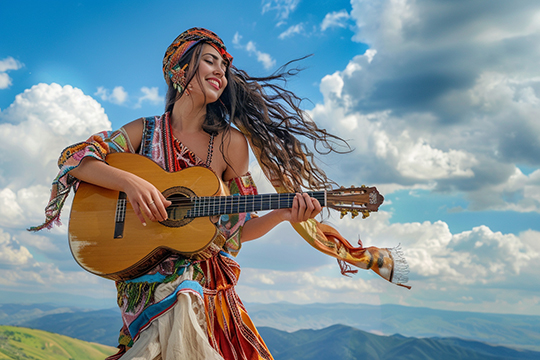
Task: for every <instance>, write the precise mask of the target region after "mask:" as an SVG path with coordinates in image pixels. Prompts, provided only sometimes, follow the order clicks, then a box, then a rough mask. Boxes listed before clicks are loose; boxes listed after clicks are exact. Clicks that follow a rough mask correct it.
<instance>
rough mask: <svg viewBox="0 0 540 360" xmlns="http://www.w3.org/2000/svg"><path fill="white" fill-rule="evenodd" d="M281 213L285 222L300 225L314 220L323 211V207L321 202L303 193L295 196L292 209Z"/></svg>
mask: <svg viewBox="0 0 540 360" xmlns="http://www.w3.org/2000/svg"><path fill="white" fill-rule="evenodd" d="M280 211H281V214H280V215H281V216H282V219H283V220H287V221H289V222H291V223H299V222H302V221H306V220H308V219H313V218H314V217H315V216H317V215H318V214H319V213H320V212H321V211H322V206H321V204H320V203H319V200H317V199H315V198H312V197H310V196H309V195H308V194H307V193H302V194H296V195H295V196H294V199H293V204H292V208H290V209H282V210H280Z"/></svg>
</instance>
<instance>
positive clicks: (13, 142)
mask: <svg viewBox="0 0 540 360" xmlns="http://www.w3.org/2000/svg"><path fill="white" fill-rule="evenodd" d="M0 120H1V122H0V153H1V154H2V157H1V159H0V164H1V165H2V166H1V167H0V169H1V170H0V203H1V204H2V206H1V209H0V213H1V214H2V216H0V225H1V226H3V227H4V228H11V227H20V226H25V225H26V226H27V225H29V224H32V225H34V224H36V223H37V222H39V221H42V220H43V208H44V206H45V204H46V200H47V199H48V196H49V193H48V192H49V188H50V183H51V181H52V179H53V178H54V176H55V175H56V172H57V169H58V168H57V166H56V161H57V159H58V156H59V154H60V152H61V151H62V149H63V148H64V147H66V146H67V145H69V144H72V143H75V142H78V141H83V140H85V139H86V138H87V137H88V136H89V134H92V133H95V132H97V131H100V130H107V129H110V128H111V123H110V122H109V120H108V118H107V116H106V115H105V112H104V110H103V108H102V107H101V106H100V105H99V103H98V102H96V101H95V100H94V99H92V97H90V96H88V95H85V94H84V93H83V92H82V91H81V90H80V89H77V88H73V87H72V86H69V85H66V86H60V85H58V84H54V83H53V84H50V85H49V84H38V85H35V86H33V87H32V88H30V89H27V90H25V91H24V92H23V93H22V94H19V95H17V96H16V98H15V101H14V102H13V103H12V104H11V105H10V106H9V107H8V108H7V109H5V110H4V111H2V112H0ZM23 224H24V225H23Z"/></svg>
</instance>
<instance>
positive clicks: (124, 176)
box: [70, 157, 171, 226]
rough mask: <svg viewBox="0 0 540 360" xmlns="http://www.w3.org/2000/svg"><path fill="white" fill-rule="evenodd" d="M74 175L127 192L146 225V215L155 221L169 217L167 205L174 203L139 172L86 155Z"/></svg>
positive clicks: (72, 173) (136, 211) (138, 215)
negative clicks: (114, 165)
mask: <svg viewBox="0 0 540 360" xmlns="http://www.w3.org/2000/svg"><path fill="white" fill-rule="evenodd" d="M70 174H71V175H73V176H75V177H76V178H77V179H79V180H82V181H85V182H87V183H90V184H94V185H98V186H101V187H104V188H106V189H111V190H117V191H123V192H125V193H126V195H127V198H128V200H129V202H130V203H131V206H132V207H133V210H134V211H135V214H136V215H137V217H138V218H139V220H140V221H141V223H142V224H143V225H145V226H146V220H145V218H144V217H145V216H146V217H147V218H148V219H149V220H151V221H163V220H167V211H166V210H165V208H166V207H167V206H169V205H171V202H170V201H168V200H167V199H166V198H165V197H164V196H163V194H162V193H161V192H160V191H159V190H158V189H157V188H156V187H155V186H154V185H152V184H151V183H149V182H148V181H146V180H144V179H143V178H141V177H139V176H137V175H135V174H132V173H129V172H127V171H124V170H120V169H118V168H115V167H112V166H109V165H107V164H106V163H105V162H103V161H99V160H97V159H94V158H91V157H87V158H84V159H83V160H82V161H81V163H80V165H79V166H78V167H76V168H75V169H73V170H71V171H70Z"/></svg>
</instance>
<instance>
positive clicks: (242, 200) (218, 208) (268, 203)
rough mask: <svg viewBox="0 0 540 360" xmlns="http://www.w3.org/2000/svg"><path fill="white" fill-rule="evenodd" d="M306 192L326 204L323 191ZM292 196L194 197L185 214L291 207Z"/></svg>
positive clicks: (214, 213) (229, 212) (194, 214)
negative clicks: (189, 208)
mask: <svg viewBox="0 0 540 360" xmlns="http://www.w3.org/2000/svg"><path fill="white" fill-rule="evenodd" d="M307 193H308V194H309V195H310V196H311V197H313V198H315V199H317V200H318V201H319V202H320V203H321V205H322V206H326V192H325V191H314V192H307ZM294 196H295V194H294V193H285V194H259V195H243V196H237V195H229V196H202V197H195V198H192V199H191V201H192V205H193V207H192V209H191V210H188V212H187V216H188V217H203V216H213V215H224V214H239V213H246V212H253V211H267V210H273V209H284V208H291V207H292V204H293V200H294Z"/></svg>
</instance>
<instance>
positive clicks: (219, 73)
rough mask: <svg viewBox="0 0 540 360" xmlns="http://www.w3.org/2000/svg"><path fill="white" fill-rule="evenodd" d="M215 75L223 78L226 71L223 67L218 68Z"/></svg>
mask: <svg viewBox="0 0 540 360" xmlns="http://www.w3.org/2000/svg"><path fill="white" fill-rule="evenodd" d="M214 75H219V76H223V75H225V71H224V70H223V69H222V68H221V67H219V66H218V67H217V68H215V69H214Z"/></svg>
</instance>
